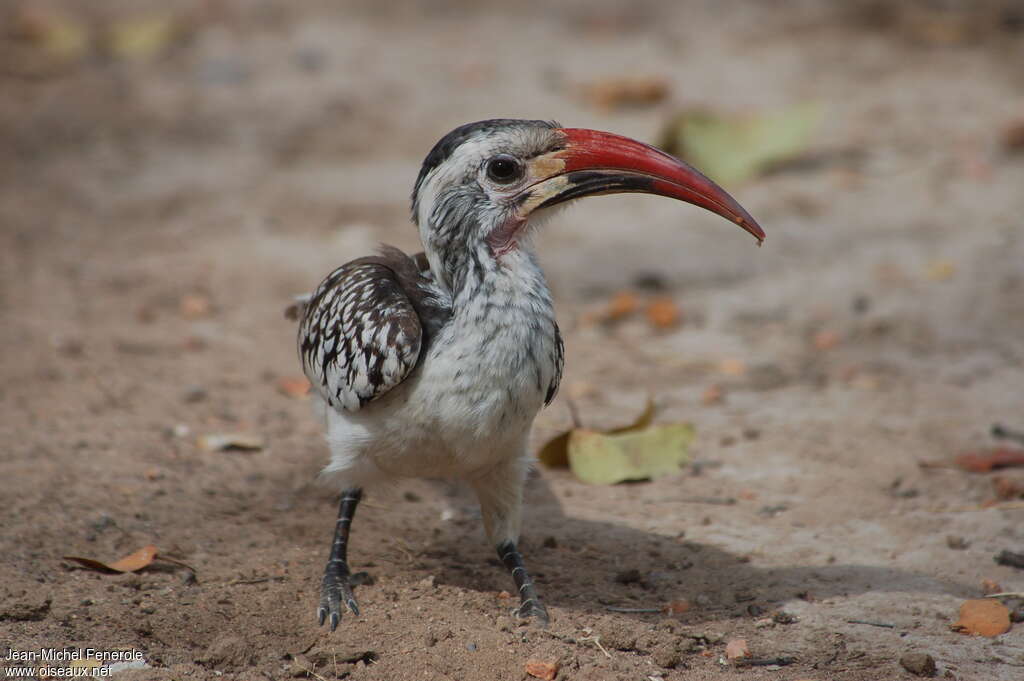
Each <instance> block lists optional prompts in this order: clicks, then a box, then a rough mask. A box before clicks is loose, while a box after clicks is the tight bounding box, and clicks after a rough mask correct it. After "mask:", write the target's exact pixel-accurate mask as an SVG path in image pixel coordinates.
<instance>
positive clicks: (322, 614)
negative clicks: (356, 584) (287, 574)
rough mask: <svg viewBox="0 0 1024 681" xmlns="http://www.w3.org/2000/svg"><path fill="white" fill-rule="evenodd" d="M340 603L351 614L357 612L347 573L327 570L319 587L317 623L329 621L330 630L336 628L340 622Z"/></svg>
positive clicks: (357, 608)
mask: <svg viewBox="0 0 1024 681" xmlns="http://www.w3.org/2000/svg"><path fill="white" fill-rule="evenodd" d="M342 603H344V604H345V607H347V608H348V609H349V610H351V611H352V614H353V615H358V614H359V604H358V603H357V602H356V597H355V594H353V593H352V585H351V584H350V583H349V580H348V577H347V575H343V574H339V573H338V572H336V571H334V570H327V571H326V572H325V573H324V580H323V584H322V585H321V587H320V606H319V607H318V608H317V621H318V623H319V625H320V626H323V624H324V622H325V621H330V626H331V631H334V630H335V629H337V628H338V623H339V622H341V613H342Z"/></svg>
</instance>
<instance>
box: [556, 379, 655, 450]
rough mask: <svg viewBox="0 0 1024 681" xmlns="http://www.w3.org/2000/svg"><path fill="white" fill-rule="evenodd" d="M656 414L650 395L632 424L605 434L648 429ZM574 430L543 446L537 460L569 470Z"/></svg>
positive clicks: (559, 435)
mask: <svg viewBox="0 0 1024 681" xmlns="http://www.w3.org/2000/svg"><path fill="white" fill-rule="evenodd" d="M655 413H657V407H656V406H655V404H654V400H653V399H651V397H650V396H649V395H648V397H647V402H646V404H645V405H644V410H643V411H642V412H640V413H639V414H638V415H637V416H636V418H634V419H633V421H632V422H631V423H629V424H627V425H625V426H619V427H617V428H612V429H611V430H608V431H605V433H606V434H608V435H615V434H620V433H628V432H630V431H632V430H640V429H642V428H646V427H647V426H649V425H651V422H652V421H653V420H654V415H655ZM573 430H575V429H569V430H567V431H565V432H564V433H559V434H558V435H556V436H554V437H553V438H551V439H550V440H548V441H547V442H546V443H545V444H544V445H543V446H541V448H540V452H539V453H538V454H537V459H538V460H540V462H541V463H543V464H544V465H545V466H547V467H548V468H568V467H569V436H570V435H572V432H573Z"/></svg>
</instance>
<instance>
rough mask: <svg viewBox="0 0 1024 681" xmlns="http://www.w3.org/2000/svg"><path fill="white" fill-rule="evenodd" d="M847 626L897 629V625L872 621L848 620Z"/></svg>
mask: <svg viewBox="0 0 1024 681" xmlns="http://www.w3.org/2000/svg"><path fill="white" fill-rule="evenodd" d="M846 623H847V624H866V625H868V626H869V627H882V628H883V629H895V628H896V625H895V624H889V623H888V622H872V621H870V620H846Z"/></svg>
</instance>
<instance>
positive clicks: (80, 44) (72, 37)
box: [12, 3, 89, 59]
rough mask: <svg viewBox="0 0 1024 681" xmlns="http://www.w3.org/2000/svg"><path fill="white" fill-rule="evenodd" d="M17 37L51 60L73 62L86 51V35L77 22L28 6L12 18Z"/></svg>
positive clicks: (54, 12) (64, 16)
mask: <svg viewBox="0 0 1024 681" xmlns="http://www.w3.org/2000/svg"><path fill="white" fill-rule="evenodd" d="M12 25H13V33H14V35H15V36H16V37H18V38H22V39H23V40H27V41H29V42H31V43H33V44H35V45H38V46H39V47H40V48H42V49H43V51H45V52H46V53H47V54H48V55H50V56H51V57H55V58H58V59H75V58H78V57H81V56H83V55H84V54H85V53H86V51H87V50H88V49H89V31H88V28H87V27H86V26H85V24H83V23H81V22H79V21H78V20H77V19H75V18H73V17H71V16H69V15H66V14H62V13H60V12H57V11H53V10H51V9H47V8H44V7H32V6H30V5H28V4H27V3H26V4H25V6H23V7H22V8H20V9H19V10H18V12H17V14H15V16H14V17H13V21H12Z"/></svg>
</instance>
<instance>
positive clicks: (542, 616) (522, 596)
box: [498, 542, 551, 627]
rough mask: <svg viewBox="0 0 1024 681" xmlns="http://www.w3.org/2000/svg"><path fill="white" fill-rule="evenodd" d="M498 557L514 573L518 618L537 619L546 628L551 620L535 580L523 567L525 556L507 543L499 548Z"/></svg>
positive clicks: (512, 543)
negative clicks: (517, 598)
mask: <svg viewBox="0 0 1024 681" xmlns="http://www.w3.org/2000/svg"><path fill="white" fill-rule="evenodd" d="M498 556H499V557H500V558H501V562H502V563H504V564H505V567H506V568H508V571H509V572H511V573H512V579H513V581H515V583H516V588H517V589H519V607H518V608H516V610H515V614H516V617H536V618H537V623H538V624H539V625H540V626H542V627H546V626H547V625H548V622H550V621H551V618H550V617H548V611H547V608H545V607H544V604H543V603H541V602H540V598H538V596H537V590H536V589H535V588H533V580H532V579H530V574H529V573H528V572H527V571H526V567H525V566H524V565H523V556H522V554H521V553H519V549H517V548H516V545H515V542H505V543H504V544H501V545H500V546H498Z"/></svg>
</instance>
